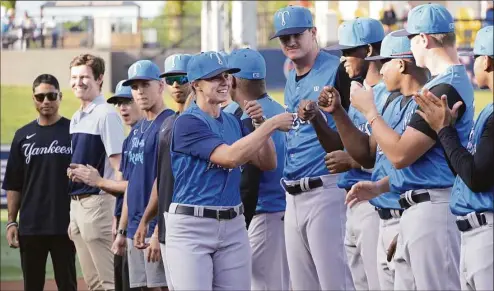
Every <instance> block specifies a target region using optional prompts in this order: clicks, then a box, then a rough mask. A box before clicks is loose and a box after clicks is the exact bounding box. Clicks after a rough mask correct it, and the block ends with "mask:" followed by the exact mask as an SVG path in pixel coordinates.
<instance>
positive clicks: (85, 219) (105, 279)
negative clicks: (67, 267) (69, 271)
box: [70, 194, 115, 290]
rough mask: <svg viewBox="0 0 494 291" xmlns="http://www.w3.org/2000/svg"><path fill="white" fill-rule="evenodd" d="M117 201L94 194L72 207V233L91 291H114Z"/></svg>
mask: <svg viewBox="0 0 494 291" xmlns="http://www.w3.org/2000/svg"><path fill="white" fill-rule="evenodd" d="M114 207H115V198H114V197H113V196H111V195H109V194H101V195H93V196H90V197H87V198H83V199H81V200H72V201H71V204H70V234H71V238H72V241H74V244H75V247H76V251H77V256H78V258H79V263H80V265H81V269H82V273H83V275H84V281H85V282H86V284H87V285H88V288H89V290H114V289H115V284H114V277H113V254H112V252H111V246H112V217H113V211H114Z"/></svg>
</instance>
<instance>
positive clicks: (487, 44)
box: [460, 25, 494, 57]
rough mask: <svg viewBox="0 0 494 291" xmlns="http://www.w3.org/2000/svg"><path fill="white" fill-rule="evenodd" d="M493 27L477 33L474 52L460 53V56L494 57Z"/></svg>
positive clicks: (490, 26) (487, 27)
mask: <svg viewBox="0 0 494 291" xmlns="http://www.w3.org/2000/svg"><path fill="white" fill-rule="evenodd" d="M493 30H494V27H493V26H492V25H489V26H486V27H484V28H482V29H481V30H479V31H478V32H477V36H475V43H474V45H473V50H472V51H467V52H460V56H491V57H492V56H494V41H493V36H492V34H493V33H494V31H493Z"/></svg>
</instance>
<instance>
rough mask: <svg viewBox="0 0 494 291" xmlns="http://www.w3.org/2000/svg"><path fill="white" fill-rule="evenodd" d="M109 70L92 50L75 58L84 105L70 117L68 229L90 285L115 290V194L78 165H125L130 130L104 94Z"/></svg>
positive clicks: (75, 86)
mask: <svg viewBox="0 0 494 291" xmlns="http://www.w3.org/2000/svg"><path fill="white" fill-rule="evenodd" d="M104 73H105V62H104V60H103V59H102V58H99V57H96V56H93V55H90V54H82V55H79V56H77V57H75V58H74V59H73V60H72V62H71V63H70V85H71V86H72V90H73V91H74V95H75V96H76V97H77V98H79V99H80V100H81V108H80V109H79V110H77V111H76V112H75V113H74V115H73V117H72V120H71V121H70V133H71V134H72V163H71V165H70V168H68V169H67V175H68V176H69V178H70V179H72V181H73V183H72V184H71V185H70V190H69V195H70V197H71V198H72V202H71V205H70V220H71V221H70V224H69V229H68V233H69V236H70V237H71V239H72V240H73V241H74V244H75V247H76V250H77V255H78V257H79V263H80V264H81V268H82V273H83V274H84V281H85V282H86V284H87V285H88V287H89V289H90V290H114V289H115V283H114V274H113V268H114V267H113V254H112V252H111V244H112V240H113V237H112V236H113V235H112V217H113V213H114V207H115V198H114V197H113V196H111V195H110V193H108V192H106V191H105V190H103V189H99V188H96V187H92V186H89V185H86V184H83V183H80V180H79V179H77V178H75V177H74V175H73V173H72V169H75V168H77V167H79V166H80V165H91V166H92V167H94V168H96V169H98V171H99V173H100V175H102V176H103V177H105V178H110V177H113V176H114V172H117V171H118V170H119V167H120V158H121V151H122V145H123V141H124V139H125V133H124V127H123V124H122V120H121V118H120V116H119V115H118V113H117V111H116V110H115V108H114V107H113V106H111V105H110V104H107V103H106V100H105V98H104V97H103V95H102V94H101V86H102V85H103V75H104Z"/></svg>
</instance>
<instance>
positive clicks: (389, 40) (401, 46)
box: [365, 34, 413, 61]
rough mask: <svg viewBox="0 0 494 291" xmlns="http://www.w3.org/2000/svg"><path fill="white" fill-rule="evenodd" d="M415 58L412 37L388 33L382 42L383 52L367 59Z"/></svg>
mask: <svg viewBox="0 0 494 291" xmlns="http://www.w3.org/2000/svg"><path fill="white" fill-rule="evenodd" d="M409 58H413V54H412V49H411V44H410V39H408V37H407V36H401V37H394V36H391V35H389V34H388V35H386V37H384V39H383V42H382V44H381V53H380V54H379V55H378V56H372V57H367V58H365V60H367V61H376V60H384V59H409Z"/></svg>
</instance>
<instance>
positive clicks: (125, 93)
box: [106, 80, 132, 104]
mask: <svg viewBox="0 0 494 291" xmlns="http://www.w3.org/2000/svg"><path fill="white" fill-rule="evenodd" d="M124 82H125V80H122V81H120V82H118V84H117V87H115V94H114V95H113V96H111V97H110V98H108V100H106V102H108V103H110V104H116V103H117V102H118V100H119V99H131V100H132V90H131V89H130V87H129V86H124V85H123V83H124Z"/></svg>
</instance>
